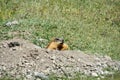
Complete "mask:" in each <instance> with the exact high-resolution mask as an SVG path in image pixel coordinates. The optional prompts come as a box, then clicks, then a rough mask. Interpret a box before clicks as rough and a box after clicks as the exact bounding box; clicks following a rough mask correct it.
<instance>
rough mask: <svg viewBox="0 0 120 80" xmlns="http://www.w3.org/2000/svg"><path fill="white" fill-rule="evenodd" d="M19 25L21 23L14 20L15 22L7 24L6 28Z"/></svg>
mask: <svg viewBox="0 0 120 80" xmlns="http://www.w3.org/2000/svg"><path fill="white" fill-rule="evenodd" d="M18 24H19V22H18V21H17V20H14V21H12V22H10V21H9V22H7V23H6V24H5V26H8V27H9V26H12V25H18Z"/></svg>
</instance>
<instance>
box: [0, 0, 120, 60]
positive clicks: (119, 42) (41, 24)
mask: <svg viewBox="0 0 120 80" xmlns="http://www.w3.org/2000/svg"><path fill="white" fill-rule="evenodd" d="M119 5H120V1H119V0H17V1H15V0H11V1H9V0H0V41H2V40H7V39H11V38H14V37H20V38H24V39H27V40H29V41H31V42H33V43H35V44H36V45H39V46H41V47H43V48H44V47H45V46H46V45H47V43H48V42H49V41H50V40H51V38H53V37H63V38H64V39H65V42H66V43H67V44H68V45H69V47H70V49H71V50H82V51H86V52H91V53H99V54H102V55H109V56H111V57H112V58H113V59H118V60H120V54H119V53H120V49H119V48H120V17H119V16H120V11H119V10H120V6H119ZM12 20H18V21H19V22H20V24H19V25H14V26H11V27H4V24H5V23H6V22H7V21H12ZM40 38H43V39H46V40H47V41H46V42H40V41H39V39H40Z"/></svg>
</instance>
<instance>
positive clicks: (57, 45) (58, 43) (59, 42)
mask: <svg viewBox="0 0 120 80" xmlns="http://www.w3.org/2000/svg"><path fill="white" fill-rule="evenodd" d="M46 48H47V49H50V50H60V51H62V50H68V45H67V44H65V43H64V40H63V39H61V38H55V39H53V40H52V41H51V42H50V43H49V44H48V46H47V47H46Z"/></svg>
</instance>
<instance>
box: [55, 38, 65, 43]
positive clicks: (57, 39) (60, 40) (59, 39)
mask: <svg viewBox="0 0 120 80" xmlns="http://www.w3.org/2000/svg"><path fill="white" fill-rule="evenodd" d="M54 42H57V43H58V44H63V43H64V39H62V38H55V39H54Z"/></svg>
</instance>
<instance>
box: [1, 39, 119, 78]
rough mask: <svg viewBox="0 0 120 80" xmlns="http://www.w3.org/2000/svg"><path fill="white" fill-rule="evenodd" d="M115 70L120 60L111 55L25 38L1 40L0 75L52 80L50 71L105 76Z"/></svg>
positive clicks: (70, 74) (60, 74) (65, 74)
mask: <svg viewBox="0 0 120 80" xmlns="http://www.w3.org/2000/svg"><path fill="white" fill-rule="evenodd" d="M108 68H109V69H110V70H109V69H108ZM115 70H117V71H118V70H120V61H116V60H112V59H111V57H109V56H103V55H99V54H88V53H84V52H82V51H80V50H77V51H76V50H66V51H57V50H48V49H44V48H41V47H39V46H37V45H34V44H32V43H30V42H29V41H26V40H23V39H11V40H7V41H3V42H0V77H2V76H5V75H9V76H12V77H14V78H19V77H21V76H22V77H23V78H25V79H26V80H34V79H35V78H40V79H46V80H48V79H49V78H48V76H49V75H50V74H55V75H56V76H59V77H61V76H67V77H72V76H74V75H75V73H82V74H85V75H90V76H101V75H107V74H114V72H113V71H115Z"/></svg>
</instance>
